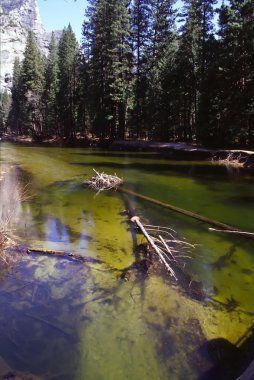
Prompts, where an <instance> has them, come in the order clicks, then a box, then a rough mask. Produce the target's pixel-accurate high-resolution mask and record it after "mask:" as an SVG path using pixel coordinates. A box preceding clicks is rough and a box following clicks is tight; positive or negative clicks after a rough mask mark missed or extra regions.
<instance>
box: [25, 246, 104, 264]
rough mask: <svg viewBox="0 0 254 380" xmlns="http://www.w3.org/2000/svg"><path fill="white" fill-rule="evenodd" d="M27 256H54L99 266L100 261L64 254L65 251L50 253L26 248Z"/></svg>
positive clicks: (73, 254)
mask: <svg viewBox="0 0 254 380" xmlns="http://www.w3.org/2000/svg"><path fill="white" fill-rule="evenodd" d="M26 252H27V253H28V254H30V253H36V254H40V255H54V256H61V257H63V258H66V259H71V260H75V261H79V262H83V263H94V264H101V263H102V261H101V260H98V259H95V258H93V257H88V256H82V255H79V254H77V253H73V252H65V251H52V250H47V249H39V248H28V249H27V250H26Z"/></svg>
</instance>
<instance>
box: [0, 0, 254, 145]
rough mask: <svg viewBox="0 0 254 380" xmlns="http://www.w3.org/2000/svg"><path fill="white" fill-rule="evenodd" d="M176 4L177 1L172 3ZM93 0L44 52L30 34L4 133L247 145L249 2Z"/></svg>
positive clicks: (250, 117) (250, 116)
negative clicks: (79, 21)
mask: <svg viewBox="0 0 254 380" xmlns="http://www.w3.org/2000/svg"><path fill="white" fill-rule="evenodd" d="M177 4H178V3H177ZM177 4H176V3H175V1H174V0H133V1H132V2H130V1H128V0H90V3H89V5H88V7H87V9H86V13H85V15H84V23H83V31H82V43H81V46H80V45H79V43H78V41H77V40H76V37H75V34H74V32H73V30H72V28H71V26H70V25H69V26H68V27H67V28H65V29H64V31H63V33H62V35H61V37H60V40H59V41H56V39H55V37H54V34H52V39H51V43H50V49H49V51H50V52H49V55H48V56H47V57H45V56H42V55H41V53H40V50H39V48H38V46H37V43H36V39H35V37H34V35H33V33H32V32H29V34H28V38H27V44H26V50H25V53H24V59H23V61H22V62H20V61H19V60H16V61H15V64H14V70H13V87H12V94H11V99H10V98H9V96H8V94H6V93H3V94H2V95H1V97H2V102H1V120H0V128H1V131H2V132H4V131H5V130H7V129H8V130H9V131H11V132H13V133H16V134H18V135H20V134H22V135H30V136H32V137H33V138H34V139H35V140H38V141H39V140H41V139H43V138H48V137H51V136H55V137H59V138H64V139H70V140H72V139H73V140H75V138H76V137H77V136H80V135H81V136H92V137H96V138H100V139H110V140H115V139H120V140H122V139H126V138H128V139H133V140H135V139H149V140H150V139H151V140H158V141H193V140H195V141H197V142H200V143H202V144H205V145H210V146H215V147H217V146H224V147H226V146H241V147H242V146H249V147H253V146H254V2H253V0H229V1H225V2H222V3H216V0H184V1H183V4H182V5H181V7H180V8H179V9H177Z"/></svg>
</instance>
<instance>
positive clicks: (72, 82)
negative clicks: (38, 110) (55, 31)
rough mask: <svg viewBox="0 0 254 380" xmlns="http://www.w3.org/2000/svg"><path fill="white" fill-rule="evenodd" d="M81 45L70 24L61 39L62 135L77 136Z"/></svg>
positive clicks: (60, 103)
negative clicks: (77, 99) (77, 98)
mask: <svg viewBox="0 0 254 380" xmlns="http://www.w3.org/2000/svg"><path fill="white" fill-rule="evenodd" d="M78 57H79V45H78V42H77V40H76V37H75V34H74V33H73V30H72V28H71V25H69V26H68V27H67V28H66V29H64V31H63V33H62V36H61V39H60V41H59V92H58V105H59V122H60V126H61V135H62V136H63V137H66V138H75V135H76V121H77V107H76V96H77V86H78V83H77V78H78Z"/></svg>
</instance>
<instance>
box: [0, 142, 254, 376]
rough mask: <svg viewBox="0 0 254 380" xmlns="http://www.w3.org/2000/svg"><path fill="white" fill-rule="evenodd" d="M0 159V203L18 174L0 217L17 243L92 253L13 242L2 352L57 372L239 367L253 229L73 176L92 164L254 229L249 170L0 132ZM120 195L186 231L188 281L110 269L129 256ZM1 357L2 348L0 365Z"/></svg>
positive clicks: (249, 296)
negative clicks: (19, 198) (14, 195)
mask: <svg viewBox="0 0 254 380" xmlns="http://www.w3.org/2000/svg"><path fill="white" fill-rule="evenodd" d="M0 165H1V167H3V166H4V165H9V166H10V165H11V166H12V171H11V173H12V174H11V175H10V176H9V179H8V181H4V184H2V186H1V202H0V206H1V207H3V206H4V204H6V202H8V194H10V193H11V189H13V188H15V187H17V186H18V185H17V182H18V181H19V182H20V180H22V181H23V182H24V183H26V184H28V185H27V187H26V192H27V195H28V196H27V197H26V200H25V201H24V202H20V203H19V204H18V205H17V207H16V212H15V215H14V216H13V220H12V226H11V227H12V234H14V235H15V236H16V238H17V239H19V241H20V244H21V245H22V246H24V247H25V246H29V247H34V248H37V249H40V248H41V249H49V250H64V251H66V252H75V253H78V254H80V255H83V256H87V257H89V258H90V262H89V263H82V264H81V263H79V262H75V261H73V260H68V259H63V258H61V257H60V258H59V257H51V256H44V255H38V254H30V255H26V254H23V255H22V253H20V258H19V260H18V261H17V263H16V264H15V265H14V266H13V267H12V269H11V270H9V271H4V269H3V270H2V275H1V280H0V281H1V282H0V302H1V312H0V322H1V323H0V342H1V344H0V357H1V358H2V362H4V364H5V365H6V363H8V365H9V367H11V368H14V369H16V370H19V371H28V372H30V373H33V374H36V375H38V376H40V378H42V379H61V380H127V379H132V380H140V379H142V380H147V379H150V380H162V379H163V380H165V379H170V380H171V379H172V380H180V379H181V380H182V379H215V380H217V379H235V378H236V377H237V376H236V375H238V371H241V368H242V367H241V365H240V364H239V365H236V366H235V367H234V363H236V364H238V361H239V363H240V362H241V361H240V359H239V358H242V357H243V356H244V355H245V351H248V352H249V346H251V343H250V342H252V339H253V316H254V302H253V299H254V280H253V273H254V254H253V247H254V244H253V240H251V239H245V238H243V237H239V236H233V235H229V234H224V233H215V232H210V231H209V230H208V227H209V226H208V225H207V224H204V223H201V222H199V221H197V220H194V219H191V218H189V217H185V216H183V215H180V214H176V213H174V212H172V211H170V210H165V209H163V208H162V207H159V206H155V205H153V204H150V203H147V202H142V201H141V200H139V199H135V197H132V196H129V195H126V194H123V193H121V192H119V191H118V192H115V191H110V192H103V193H100V194H98V195H96V194H95V193H94V192H92V191H91V190H90V189H88V188H87V187H85V186H84V185H83V183H82V182H83V181H84V179H88V178H90V177H91V176H93V174H94V172H93V169H96V170H98V171H100V172H101V171H104V172H106V173H108V174H114V173H116V174H117V175H118V176H119V177H122V178H123V179H124V182H125V187H127V188H128V189H130V190H133V191H135V192H138V193H140V194H143V195H147V196H149V197H153V198H155V199H158V200H160V201H162V202H167V203H171V204H173V205H176V206H178V207H181V208H185V209H187V210H190V211H193V212H195V213H199V214H202V215H205V216H207V217H209V218H213V219H216V220H219V221H221V222H224V223H228V224H230V225H232V226H236V227H238V228H241V229H244V230H247V231H254V225H253V217H252V213H253V206H254V186H253V185H254V177H253V174H252V173H251V172H248V171H240V172H239V171H234V170H231V171H229V170H227V169H226V168H224V167H219V166H215V165H212V164H209V163H202V162H175V161H169V160H163V159H159V158H158V156H157V155H155V154H144V153H124V152H120V153H117V152H104V151H98V150H97V151H96V150H85V149H79V148H75V149H74V148H42V147H24V146H22V147H20V146H17V145H11V144H8V143H1V145H0ZM129 208H132V209H135V212H136V213H137V215H139V216H140V218H141V220H144V221H145V222H147V223H148V224H154V225H162V226H169V227H171V228H174V229H175V230H177V232H178V234H179V237H180V238H182V239H186V241H188V242H190V243H192V244H196V245H197V246H196V248H195V249H193V250H192V251H191V253H190V255H191V259H186V264H185V273H186V275H187V277H186V278H188V282H189V288H190V290H188V284H187V285H186V281H185V283H183V282H182V280H181V279H179V281H178V282H174V281H172V279H171V278H170V277H169V276H166V275H165V274H164V273H163V272H162V271H160V270H158V271H156V270H154V271H152V272H151V273H149V274H146V273H144V272H142V271H140V270H138V269H135V268H133V269H132V270H131V271H130V276H129V278H128V281H126V278H123V277H122V276H121V273H122V270H124V269H125V268H128V267H132V266H133V263H134V262H135V260H136V245H137V241H136V236H134V234H133V230H131V228H130V225H129V223H128V217H127V216H126V215H125V214H124V213H123V211H124V210H126V209H129ZM140 240H141V241H142V238H141V237H138V241H139V242H140ZM92 259H94V260H93V262H91V261H92ZM192 284H196V285H198V294H197V293H195V292H192V291H191V289H192ZM234 355H235V356H234ZM232 363H233V365H232ZM241 363H242V362H241ZM246 363H247V359H246ZM3 366H4V365H2V367H3ZM2 367H1V360H0V375H1V374H2V373H4V368H2ZM232 367H233V368H232ZM239 368H240V369H239ZM1 371H2V372H1Z"/></svg>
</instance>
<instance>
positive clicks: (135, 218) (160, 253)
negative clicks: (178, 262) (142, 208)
mask: <svg viewBox="0 0 254 380" xmlns="http://www.w3.org/2000/svg"><path fill="white" fill-rule="evenodd" d="M131 221H132V222H133V223H136V225H137V226H138V227H139V229H140V230H141V232H142V233H143V235H144V236H145V238H146V240H147V241H148V243H149V244H150V246H151V247H152V248H153V249H154V251H155V252H156V253H157V255H158V256H159V259H160V261H161V262H162V263H163V264H164V265H165V267H166V269H167V271H168V272H169V273H170V275H171V276H172V277H174V279H175V280H176V281H177V277H176V274H175V272H174V270H173V269H172V268H171V266H170V265H169V263H168V262H167V259H166V258H165V255H164V252H163V251H162V250H161V249H160V248H159V247H158V245H157V244H156V243H155V241H154V239H153V237H151V236H150V235H149V234H148V232H147V230H146V229H145V227H144V226H143V224H142V223H141V222H140V220H139V217H138V216H133V217H132V218H131ZM164 243H165V241H164ZM167 250H168V249H167Z"/></svg>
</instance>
